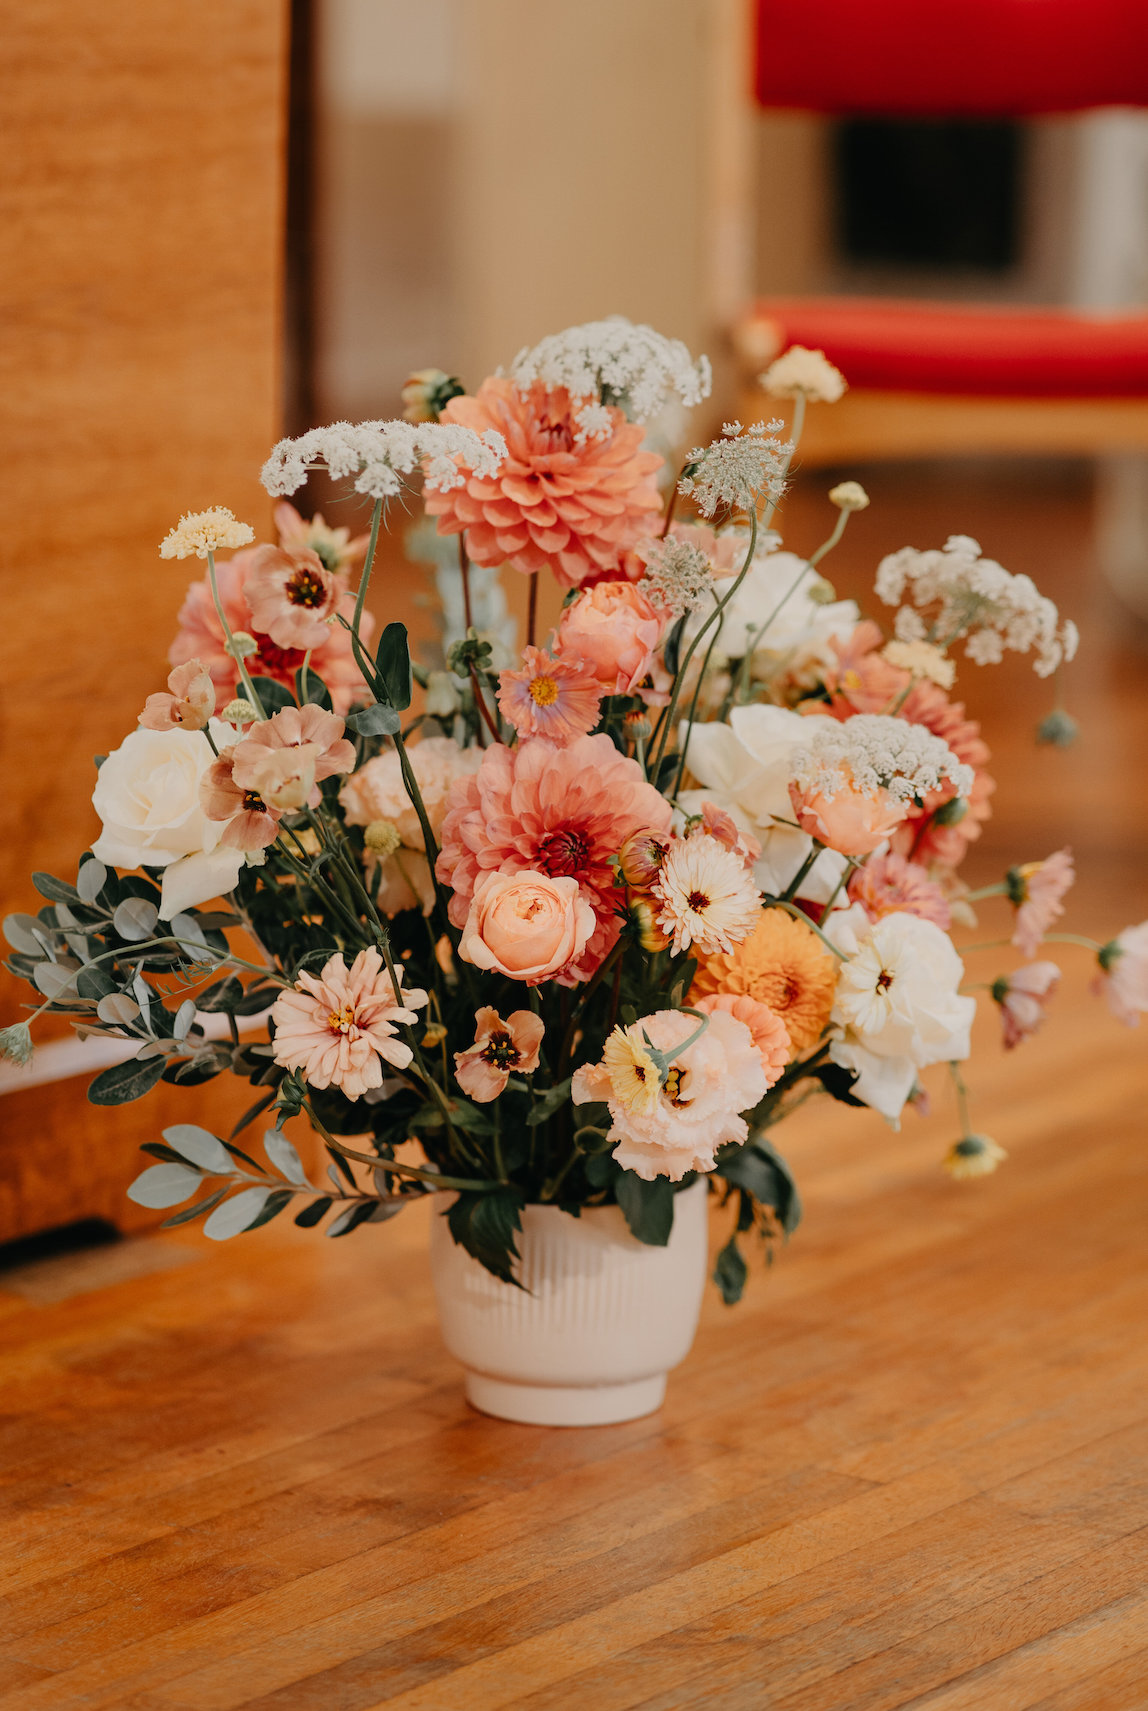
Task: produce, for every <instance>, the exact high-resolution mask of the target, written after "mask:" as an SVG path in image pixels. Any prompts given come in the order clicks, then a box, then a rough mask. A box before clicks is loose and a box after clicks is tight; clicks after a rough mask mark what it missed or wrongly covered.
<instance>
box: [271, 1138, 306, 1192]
mask: <svg viewBox="0 0 1148 1711" xmlns="http://www.w3.org/2000/svg"><path fill="white" fill-rule="evenodd" d="M263 1151H264V1152H265V1153H266V1154H267V1157H268V1158H269V1159H270V1160H271V1163H272V1164H273V1165H274V1166H275V1169H276V1170H277V1171H278V1172H279V1174H280V1176H285V1177H286V1178H287V1181H288V1182H294V1183H295V1184H296V1185H297V1186H298V1187H299V1188H310V1186H311V1184H310V1183H309V1182H308V1181H307V1173H306V1171H305V1170H304V1169H303V1161H302V1159H301V1158H300V1157H299V1154H298V1153H297V1152H296V1151H295V1148H294V1145H293V1144H292V1142H290V1141H289V1140H288V1139H287V1136H286V1135H285V1134H284V1133H283V1132H282V1130H281V1129H268V1131H267V1133H266V1134H265V1135H264V1137H263Z"/></svg>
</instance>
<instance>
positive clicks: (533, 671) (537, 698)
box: [498, 647, 603, 743]
mask: <svg viewBox="0 0 1148 1711" xmlns="http://www.w3.org/2000/svg"><path fill="white" fill-rule="evenodd" d="M498 684H499V689H498V705H499V707H500V708H501V709H502V715H503V717H504V718H505V719H507V720H508V721H509V722H510V724H512V725H513V726H514V729H515V730H516V731H517V732H518V734H519V736H520V737H549V739H550V741H551V742H552V743H569V742H573V740H574V738H575V737H583V736H585V735H586V733H587V731H592V730H593V729H594V726H595V725H596V724H597V723H598V705H599V702H600V701H601V699H602V693H603V691H602V685H601V684H600V683H599V682H598V679H597V678H596V677H595V676H594V674H593V672H590V671H588V670H587V669H586V667H585V666H584V665H583V664H582V663H581V661H579V660H563V659H553V658H551V656H550V655H549V654H548V653H544V652H543V650H542V649H541V648H532V647H528V648H524V649H523V653H522V670H521V671H504V672H501V673H500V675H499V679H498Z"/></svg>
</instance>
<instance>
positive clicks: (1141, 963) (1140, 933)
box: [1092, 921, 1148, 1028]
mask: <svg viewBox="0 0 1148 1711" xmlns="http://www.w3.org/2000/svg"><path fill="white" fill-rule="evenodd" d="M1097 961H1098V963H1099V964H1100V973H1099V974H1098V975H1097V976H1096V978H1095V980H1094V981H1093V982H1092V991H1093V993H1094V994H1095V996H1096V997H1098V998H1103V999H1104V1001H1105V1003H1106V1004H1107V1005H1108V1008H1109V1009H1110V1010H1111V1012H1112V1014H1113V1015H1114V1016H1115V1017H1116V1020H1117V1021H1118V1022H1123V1023H1124V1024H1125V1026H1126V1027H1129V1028H1135V1027H1137V1026H1138V1025H1139V1022H1140V1017H1141V1015H1142V1014H1143V1012H1144V1011H1146V1010H1148V921H1141V922H1140V924H1139V926H1136V927H1125V928H1124V931H1123V932H1121V933H1117V935H1116V937H1115V938H1114V939H1110V940H1109V941H1108V943H1107V944H1106V945H1102V946H1101V947H1100V951H1099V953H1098V955H1097Z"/></svg>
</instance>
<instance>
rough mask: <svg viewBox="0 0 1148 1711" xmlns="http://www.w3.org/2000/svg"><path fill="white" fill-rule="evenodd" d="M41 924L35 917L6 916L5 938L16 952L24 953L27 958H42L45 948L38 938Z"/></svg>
mask: <svg viewBox="0 0 1148 1711" xmlns="http://www.w3.org/2000/svg"><path fill="white" fill-rule="evenodd" d="M37 929H40V930H41V931H42V929H41V928H40V923H39V922H38V921H37V919H36V917H35V916H34V915H5V917H4V937H5V938H6V939H7V941H8V943H9V944H10V945H11V946H12V949H13V950H14V951H23V953H24V955H25V956H33V957H37V958H39V957H42V956H43V954H44V946H43V944H42V943H41V941H40V939H39V937H38V936H37Z"/></svg>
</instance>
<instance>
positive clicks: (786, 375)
mask: <svg viewBox="0 0 1148 1711" xmlns="http://www.w3.org/2000/svg"><path fill="white" fill-rule="evenodd" d="M760 380H761V384H762V386H764V388H765V390H766V391H767V392H768V393H769V395H770V397H771V398H796V397H798V396H799V394H802V393H804V395H805V397H806V398H808V399H809V401H810V403H814V402H822V403H826V404H836V402H837V400H838V399H839V398H840V397H841V395H842V393H843V392H844V391H845V376H844V375H843V374H842V372H841V370H840V369H839V368H834V366H833V364H832V363H831V362H830V360H829V358H828V357H827V356H826V354H825V352H824V351H811V350H808V349H807V348H806V347H805V345H790V347H789V349H788V350H787V351H783V352H782V353H781V355H780V356H779V357H777V358H776V359H775V360H774V361H773V362H771V363H770V365H769V367H768V368H767V369H766V371H765V373H764V374H763V375H761V376H760Z"/></svg>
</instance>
